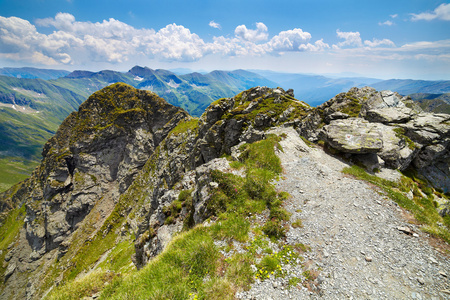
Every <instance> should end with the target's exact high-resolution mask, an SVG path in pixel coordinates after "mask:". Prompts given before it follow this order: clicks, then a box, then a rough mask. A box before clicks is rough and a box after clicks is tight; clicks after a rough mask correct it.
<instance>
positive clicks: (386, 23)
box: [378, 20, 395, 26]
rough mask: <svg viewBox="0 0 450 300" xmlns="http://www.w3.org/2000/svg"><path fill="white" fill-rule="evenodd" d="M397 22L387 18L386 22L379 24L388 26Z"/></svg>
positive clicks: (379, 23)
mask: <svg viewBox="0 0 450 300" xmlns="http://www.w3.org/2000/svg"><path fill="white" fill-rule="evenodd" d="M394 24H395V23H394V22H392V21H390V20H387V21H385V22H378V25H380V26H383V25H386V26H392V25H394Z"/></svg>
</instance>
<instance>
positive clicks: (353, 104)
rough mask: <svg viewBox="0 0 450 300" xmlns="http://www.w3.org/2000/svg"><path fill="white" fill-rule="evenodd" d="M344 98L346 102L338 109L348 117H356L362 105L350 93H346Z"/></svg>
mask: <svg viewBox="0 0 450 300" xmlns="http://www.w3.org/2000/svg"><path fill="white" fill-rule="evenodd" d="M344 99H345V100H346V103H345V105H344V106H343V107H342V108H341V109H339V111H340V112H342V113H344V114H347V115H349V116H350V117H358V115H359V113H360V112H361V107H362V104H361V103H360V101H359V100H358V99H357V98H355V97H353V95H352V94H351V93H347V94H346V95H345V96H344Z"/></svg>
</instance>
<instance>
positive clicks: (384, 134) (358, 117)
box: [298, 87, 450, 192]
mask: <svg viewBox="0 0 450 300" xmlns="http://www.w3.org/2000/svg"><path fill="white" fill-rule="evenodd" d="M314 114H315V117H310V119H315V120H316V122H315V124H314V125H316V127H315V128H316V130H312V129H309V130H306V131H305V130H304V128H302V127H299V129H298V131H299V133H300V134H303V135H305V136H307V137H309V138H310V139H311V140H317V139H323V140H324V141H325V142H326V143H327V144H329V145H330V146H331V147H333V148H335V149H337V150H339V151H342V152H344V153H350V154H354V158H355V159H358V158H361V159H365V158H366V157H367V155H365V156H360V154H368V153H372V154H373V155H377V157H378V159H376V161H380V162H381V163H382V164H384V165H385V166H386V167H389V168H394V169H399V170H405V169H407V168H408V167H410V166H411V167H414V168H415V169H417V171H418V172H419V173H420V174H422V175H423V176H425V177H426V178H427V179H428V180H429V181H430V182H432V183H433V184H434V185H435V186H436V187H438V188H440V189H442V190H444V191H445V192H447V191H448V190H449V186H450V185H449V181H448V178H449V177H448V175H449V168H450V165H449V157H450V153H449V147H448V145H449V140H450V115H447V114H432V113H424V112H423V111H422V110H421V109H420V108H419V107H418V106H416V105H415V104H414V103H413V102H412V101H411V100H410V99H409V98H407V97H402V96H400V95H398V94H396V93H393V92H390V91H382V92H377V91H376V90H375V89H372V88H368V87H365V88H362V89H358V88H352V89H350V90H349V91H348V92H347V93H341V94H339V95H337V96H336V97H334V98H333V99H331V100H330V101H328V102H326V103H324V104H322V105H321V106H319V107H318V108H317V110H316V111H315V112H314ZM317 120H320V123H319V122H318V121H317ZM312 127H313V128H314V126H312ZM320 128H321V129H320Z"/></svg>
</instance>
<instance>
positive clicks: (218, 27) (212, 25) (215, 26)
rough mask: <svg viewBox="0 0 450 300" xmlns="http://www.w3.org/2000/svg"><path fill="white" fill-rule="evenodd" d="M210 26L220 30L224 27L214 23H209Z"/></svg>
mask: <svg viewBox="0 0 450 300" xmlns="http://www.w3.org/2000/svg"><path fill="white" fill-rule="evenodd" d="M209 26H210V27H212V28H217V29H220V30H221V29H222V26H220V24H219V23H216V22H214V21H211V22H209Z"/></svg>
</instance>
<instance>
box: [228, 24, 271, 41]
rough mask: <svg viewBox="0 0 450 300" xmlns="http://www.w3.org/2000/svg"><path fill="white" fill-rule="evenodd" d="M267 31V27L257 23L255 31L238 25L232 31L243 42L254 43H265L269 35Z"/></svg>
mask: <svg viewBox="0 0 450 300" xmlns="http://www.w3.org/2000/svg"><path fill="white" fill-rule="evenodd" d="M267 31H268V29H267V26H266V25H264V23H261V22H257V23H256V29H247V27H246V26H245V25H239V26H238V27H236V29H235V30H234V34H235V35H236V36H237V37H239V38H241V39H243V40H244V41H249V42H254V43H256V42H261V41H266V40H267V39H268V37H269V33H268V32H267Z"/></svg>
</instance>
